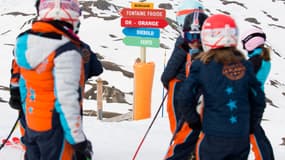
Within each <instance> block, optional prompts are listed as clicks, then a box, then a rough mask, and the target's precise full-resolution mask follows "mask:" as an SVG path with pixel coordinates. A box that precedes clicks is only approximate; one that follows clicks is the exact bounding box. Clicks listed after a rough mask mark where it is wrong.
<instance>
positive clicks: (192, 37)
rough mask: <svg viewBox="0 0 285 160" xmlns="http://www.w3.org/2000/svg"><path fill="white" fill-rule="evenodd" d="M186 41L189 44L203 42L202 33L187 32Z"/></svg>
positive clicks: (185, 33)
mask: <svg viewBox="0 0 285 160" xmlns="http://www.w3.org/2000/svg"><path fill="white" fill-rule="evenodd" d="M184 40H185V41H187V42H188V43H193V42H196V41H198V42H201V36H200V31H185V32H184Z"/></svg>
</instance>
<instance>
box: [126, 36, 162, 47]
mask: <svg viewBox="0 0 285 160" xmlns="http://www.w3.org/2000/svg"><path fill="white" fill-rule="evenodd" d="M123 42H124V43H125V44H126V45H129V46H140V47H154V48H158V47H159V46H160V42H159V38H143V37H134V36H128V37H125V38H124V39H123Z"/></svg>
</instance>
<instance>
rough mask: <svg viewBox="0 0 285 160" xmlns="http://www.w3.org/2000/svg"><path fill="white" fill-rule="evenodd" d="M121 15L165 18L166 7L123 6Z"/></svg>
mask: <svg viewBox="0 0 285 160" xmlns="http://www.w3.org/2000/svg"><path fill="white" fill-rule="evenodd" d="M121 15H122V16H123V17H130V18H146V17H147V18H155V19H165V17H166V11H165V10H164V9H133V8H123V9H122V10H121Z"/></svg>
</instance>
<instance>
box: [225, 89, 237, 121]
mask: <svg viewBox="0 0 285 160" xmlns="http://www.w3.org/2000/svg"><path fill="white" fill-rule="evenodd" d="M225 92H226V94H227V95H228V96H229V101H228V103H227V104H226V105H227V107H228V109H229V110H230V112H231V116H230V118H229V121H230V123H231V124H235V123H237V117H236V116H233V115H232V114H233V111H234V110H236V109H237V108H238V107H237V101H236V100H233V99H231V96H232V94H233V93H234V89H233V87H232V86H227V87H226V89H225Z"/></svg>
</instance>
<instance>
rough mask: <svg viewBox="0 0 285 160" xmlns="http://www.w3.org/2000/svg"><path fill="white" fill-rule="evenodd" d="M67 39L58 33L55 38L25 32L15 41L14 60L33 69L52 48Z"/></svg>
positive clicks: (60, 44) (65, 41) (26, 67)
mask: <svg viewBox="0 0 285 160" xmlns="http://www.w3.org/2000/svg"><path fill="white" fill-rule="evenodd" d="M68 41H69V39H68V38H66V37H64V36H61V35H58V37H57V38H50V37H44V36H42V35H40V34H33V33H29V32H25V33H23V34H21V35H20V36H19V37H18V38H17V41H16V47H15V57H16V61H17V63H18V64H19V65H20V66H21V67H23V68H25V69H34V68H35V67H37V66H38V65H39V64H40V63H41V62H43V61H44V60H45V59H46V58H47V57H48V56H49V55H50V54H51V53H52V52H53V51H54V50H56V49H57V48H58V47H60V46H62V45H63V44H65V43H67V42H68Z"/></svg>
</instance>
